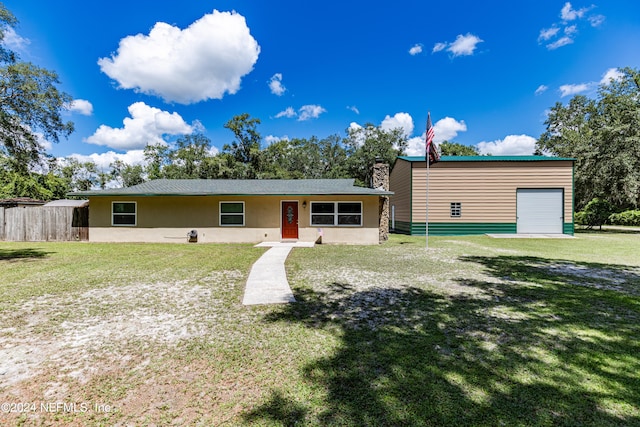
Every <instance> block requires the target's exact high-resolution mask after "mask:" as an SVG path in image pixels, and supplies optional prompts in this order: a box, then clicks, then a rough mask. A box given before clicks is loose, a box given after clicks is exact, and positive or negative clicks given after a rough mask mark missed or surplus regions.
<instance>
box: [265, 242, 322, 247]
mask: <svg viewBox="0 0 640 427" xmlns="http://www.w3.org/2000/svg"><path fill="white" fill-rule="evenodd" d="M315 244H316V243H315V242H287V241H284V242H261V243H258V244H257V245H256V247H257V248H312V247H314V246H315Z"/></svg>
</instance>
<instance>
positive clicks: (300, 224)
mask: <svg viewBox="0 0 640 427" xmlns="http://www.w3.org/2000/svg"><path fill="white" fill-rule="evenodd" d="M70 195H73V196H82V197H85V198H88V199H89V202H90V215H89V229H90V232H89V240H90V241H93V242H186V241H187V240H188V234H189V233H190V232H191V231H192V230H194V231H195V232H196V233H197V238H196V236H195V234H196V233H192V234H191V238H190V240H191V241H196V240H197V242H199V243H200V242H220V243H229V242H251V243H253V242H262V241H280V240H286V239H292V240H300V241H318V240H321V241H322V243H354V244H377V243H378V242H379V225H380V217H381V214H380V212H381V210H380V204H381V200H382V199H386V198H388V196H390V195H391V192H389V191H388V190H384V189H382V188H377V189H374V188H363V187H357V186H355V185H354V180H353V179H300V180H279V179H259V180H215V179H158V180H153V181H149V182H145V183H143V184H139V185H135V186H132V187H128V188H118V189H105V190H90V191H78V192H74V193H70Z"/></svg>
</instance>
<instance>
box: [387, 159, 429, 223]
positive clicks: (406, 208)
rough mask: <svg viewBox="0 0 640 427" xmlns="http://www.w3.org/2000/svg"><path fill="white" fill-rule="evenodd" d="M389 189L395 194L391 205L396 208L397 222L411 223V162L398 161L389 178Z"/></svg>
mask: <svg viewBox="0 0 640 427" xmlns="http://www.w3.org/2000/svg"><path fill="white" fill-rule="evenodd" d="M389 189H390V190H391V191H393V193H394V194H393V196H391V199H390V204H391V206H395V219H396V221H406V222H409V221H411V162H408V161H406V160H402V159H398V160H397V161H396V164H395V165H394V166H393V170H392V171H391V176H390V177H389ZM423 200H424V199H423Z"/></svg>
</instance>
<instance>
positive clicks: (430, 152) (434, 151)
mask: <svg viewBox="0 0 640 427" xmlns="http://www.w3.org/2000/svg"><path fill="white" fill-rule="evenodd" d="M434 136H435V131H434V129H433V124H432V123H431V111H429V112H428V113H427V132H426V134H425V140H426V141H425V142H426V144H425V148H426V152H425V153H424V160H425V161H426V162H427V194H426V196H427V197H426V200H425V212H424V214H425V217H424V235H425V240H426V242H425V246H426V249H429V167H430V166H431V162H432V161H433V163H435V162H437V161H439V160H440V154H438V148H437V147H435V146H433V144H434V142H433V138H434ZM432 156H433V157H432Z"/></svg>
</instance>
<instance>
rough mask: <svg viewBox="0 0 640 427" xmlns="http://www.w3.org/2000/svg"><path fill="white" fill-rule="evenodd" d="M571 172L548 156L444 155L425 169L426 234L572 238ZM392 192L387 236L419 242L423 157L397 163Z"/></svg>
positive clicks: (566, 162) (568, 161) (567, 164)
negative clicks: (393, 234) (409, 237)
mask: <svg viewBox="0 0 640 427" xmlns="http://www.w3.org/2000/svg"><path fill="white" fill-rule="evenodd" d="M573 165H574V159H568V158H559V157H545V156H443V157H442V158H441V160H440V161H439V162H437V163H434V164H432V165H431V166H430V167H429V187H428V193H429V196H428V197H429V203H428V219H429V234H430V235H465V234H485V233H525V234H528V233H534V234H537V233H545V234H546V233H550V234H573V231H574V229H573ZM390 190H391V191H392V192H393V193H394V194H393V196H391V198H390V204H391V228H392V230H393V231H395V232H399V233H406V234H412V235H423V236H424V235H425V231H426V230H425V224H426V213H427V202H426V198H427V164H426V162H425V158H424V157H408V156H401V157H398V159H397V161H396V163H395V165H394V167H393V170H392V172H391V177H390Z"/></svg>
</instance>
